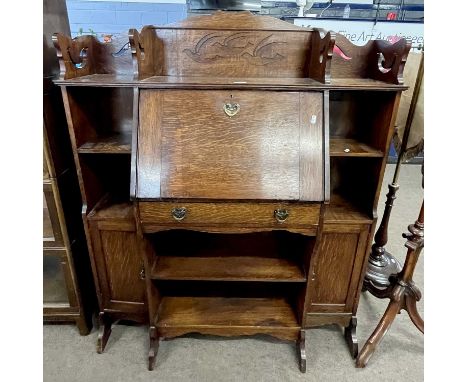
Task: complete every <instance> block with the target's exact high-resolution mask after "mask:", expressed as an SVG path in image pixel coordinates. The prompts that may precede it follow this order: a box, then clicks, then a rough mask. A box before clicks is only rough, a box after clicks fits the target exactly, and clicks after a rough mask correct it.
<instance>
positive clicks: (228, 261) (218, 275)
mask: <svg viewBox="0 0 468 382" xmlns="http://www.w3.org/2000/svg"><path fill="white" fill-rule="evenodd" d="M151 278H152V279H156V280H215V281H276V282H305V281H306V277H305V274H304V272H303V270H302V269H301V267H300V266H299V265H298V264H297V263H296V262H295V261H293V260H291V259H285V258H266V257H255V256H235V257H179V256H162V257H159V258H158V260H157V263H155V264H154V265H153V269H152V271H151Z"/></svg>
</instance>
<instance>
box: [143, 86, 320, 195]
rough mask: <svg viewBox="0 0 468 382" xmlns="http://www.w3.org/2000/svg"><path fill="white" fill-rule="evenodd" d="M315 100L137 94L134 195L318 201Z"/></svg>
mask: <svg viewBox="0 0 468 382" xmlns="http://www.w3.org/2000/svg"><path fill="white" fill-rule="evenodd" d="M322 97H323V95H322V93H319V92H307V93H305V92H304V93H301V92H276V91H242V90H233V91H227V90H210V91H204V90H162V91H158V90H141V92H140V110H139V118H140V123H139V130H138V151H137V153H138V158H137V177H136V179H137V198H141V199H158V198H197V199H263V200H301V201H322V200H323V199H324V190H323V185H324V181H323V176H324V169H323V148H322V142H323V128H322V118H323V117H322V116H323V111H322V108H323V100H322Z"/></svg>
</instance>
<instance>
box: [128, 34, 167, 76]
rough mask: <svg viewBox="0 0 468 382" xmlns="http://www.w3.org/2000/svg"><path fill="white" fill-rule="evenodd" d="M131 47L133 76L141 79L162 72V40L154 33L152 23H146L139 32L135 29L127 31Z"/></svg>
mask: <svg viewBox="0 0 468 382" xmlns="http://www.w3.org/2000/svg"><path fill="white" fill-rule="evenodd" d="M128 38H129V40H130V46H131V48H132V61H133V77H134V79H136V80H141V79H144V78H148V77H151V76H157V75H161V74H162V69H163V67H162V63H163V60H164V51H163V43H162V40H161V39H159V38H158V36H157V34H156V28H155V27H154V26H153V25H146V26H144V27H143V29H142V30H141V32H138V31H137V30H136V29H130V30H129V31H128Z"/></svg>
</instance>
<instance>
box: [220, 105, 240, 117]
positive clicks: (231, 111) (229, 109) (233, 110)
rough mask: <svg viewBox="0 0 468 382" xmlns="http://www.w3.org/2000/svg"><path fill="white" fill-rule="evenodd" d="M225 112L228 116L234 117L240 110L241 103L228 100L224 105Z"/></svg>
mask: <svg viewBox="0 0 468 382" xmlns="http://www.w3.org/2000/svg"><path fill="white" fill-rule="evenodd" d="M223 110H224V112H225V113H226V114H227V115H228V117H234V116H235V115H236V114H237V113H238V112H239V110H240V105H239V104H238V103H229V102H226V103H225V104H224V106H223Z"/></svg>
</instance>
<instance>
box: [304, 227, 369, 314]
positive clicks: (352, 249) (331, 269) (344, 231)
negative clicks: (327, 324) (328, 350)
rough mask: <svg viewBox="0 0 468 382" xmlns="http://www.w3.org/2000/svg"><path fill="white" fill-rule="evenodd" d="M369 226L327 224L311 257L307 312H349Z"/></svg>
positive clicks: (363, 256)
mask: <svg viewBox="0 0 468 382" xmlns="http://www.w3.org/2000/svg"><path fill="white" fill-rule="evenodd" d="M368 234H369V226H367V225H362V226H361V225H354V226H340V225H326V224H325V226H324V229H323V232H322V238H321V241H320V244H319V250H318V251H317V253H316V255H315V258H314V259H313V269H312V275H313V276H312V279H313V281H312V283H311V286H310V288H311V291H310V296H311V297H310V305H309V308H308V312H309V313H346V312H351V310H352V306H353V301H354V295H355V292H356V288H357V284H358V283H359V279H360V274H361V269H362V266H363V260H364V259H365V251H366V246H367V239H368Z"/></svg>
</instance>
